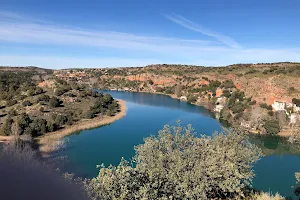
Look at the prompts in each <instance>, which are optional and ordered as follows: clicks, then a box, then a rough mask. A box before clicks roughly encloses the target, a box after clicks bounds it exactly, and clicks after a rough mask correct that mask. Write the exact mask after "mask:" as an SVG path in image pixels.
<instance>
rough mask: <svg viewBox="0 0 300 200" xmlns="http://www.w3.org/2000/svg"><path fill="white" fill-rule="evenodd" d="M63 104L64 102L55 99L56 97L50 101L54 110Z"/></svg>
mask: <svg viewBox="0 0 300 200" xmlns="http://www.w3.org/2000/svg"><path fill="white" fill-rule="evenodd" d="M61 104H62V101H61V100H60V99H58V98H57V97H55V96H53V97H51V98H50V100H49V105H50V106H51V107H52V108H55V107H58V106H60V105H61Z"/></svg>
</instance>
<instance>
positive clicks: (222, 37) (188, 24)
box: [164, 15, 242, 48]
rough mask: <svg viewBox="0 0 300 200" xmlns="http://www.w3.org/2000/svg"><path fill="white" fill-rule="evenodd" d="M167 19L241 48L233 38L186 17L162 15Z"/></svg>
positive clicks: (233, 46)
mask: <svg viewBox="0 0 300 200" xmlns="http://www.w3.org/2000/svg"><path fill="white" fill-rule="evenodd" d="M164 16H165V17H166V18H167V19H169V20H171V21H172V22H175V23H176V24H179V25H180V26H183V27H185V28H187V29H190V30H192V31H196V32H199V33H202V34H204V35H208V36H211V37H214V38H215V39H217V40H218V41H220V42H222V43H223V44H226V45H228V46H230V47H232V48H241V47H242V46H241V45H240V44H238V43H237V42H236V41H235V40H234V39H232V38H230V37H228V36H226V35H222V34H221V33H217V32H215V31H212V30H209V29H208V28H205V27H203V26H201V25H199V24H197V23H195V22H193V21H190V20H188V19H186V18H185V17H183V16H181V15H172V16H171V15H164Z"/></svg>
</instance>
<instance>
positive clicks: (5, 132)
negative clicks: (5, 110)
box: [0, 115, 13, 136]
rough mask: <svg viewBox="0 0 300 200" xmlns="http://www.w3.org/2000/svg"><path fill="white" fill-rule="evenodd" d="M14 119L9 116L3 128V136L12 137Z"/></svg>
mask: <svg viewBox="0 0 300 200" xmlns="http://www.w3.org/2000/svg"><path fill="white" fill-rule="evenodd" d="M12 123H13V119H12V118H11V116H10V115H8V116H7V118H6V120H5V122H4V124H3V125H2V127H1V130H0V131H1V132H0V133H1V135H6V136H7V135H10V134H11V128H12Z"/></svg>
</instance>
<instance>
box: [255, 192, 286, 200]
mask: <svg viewBox="0 0 300 200" xmlns="http://www.w3.org/2000/svg"><path fill="white" fill-rule="evenodd" d="M284 199H285V198H284V197H282V196H280V195H279V194H278V193H276V194H275V195H272V194H271V193H265V192H263V193H260V194H255V195H254V196H253V200H284Z"/></svg>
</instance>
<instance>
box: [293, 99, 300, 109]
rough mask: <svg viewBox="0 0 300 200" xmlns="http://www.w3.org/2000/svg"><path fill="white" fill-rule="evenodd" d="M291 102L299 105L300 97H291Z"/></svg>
mask: <svg viewBox="0 0 300 200" xmlns="http://www.w3.org/2000/svg"><path fill="white" fill-rule="evenodd" d="M292 102H293V103H294V104H296V106H298V107H300V99H296V98H293V99H292Z"/></svg>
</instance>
